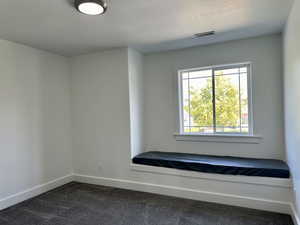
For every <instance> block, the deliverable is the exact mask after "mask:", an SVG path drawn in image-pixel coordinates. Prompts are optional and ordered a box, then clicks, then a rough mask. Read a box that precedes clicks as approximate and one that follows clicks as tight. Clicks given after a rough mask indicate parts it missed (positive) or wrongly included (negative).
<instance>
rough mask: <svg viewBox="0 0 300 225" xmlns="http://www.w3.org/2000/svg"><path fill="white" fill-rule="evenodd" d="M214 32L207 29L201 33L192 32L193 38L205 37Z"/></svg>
mask: <svg viewBox="0 0 300 225" xmlns="http://www.w3.org/2000/svg"><path fill="white" fill-rule="evenodd" d="M215 33H216V32H215V31H208V32H203V33H197V34H194V38H202V37H207V36H211V35H214V34H215Z"/></svg>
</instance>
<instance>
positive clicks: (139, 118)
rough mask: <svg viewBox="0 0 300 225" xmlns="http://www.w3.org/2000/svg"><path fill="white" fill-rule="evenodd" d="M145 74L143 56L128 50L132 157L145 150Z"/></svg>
mask: <svg viewBox="0 0 300 225" xmlns="http://www.w3.org/2000/svg"><path fill="white" fill-rule="evenodd" d="M143 75H144V73H143V55H142V54H140V53H139V52H137V51H135V50H133V49H128V79H129V101H130V145H131V157H132V156H136V155H138V154H139V153H141V152H142V150H143V148H144V135H143V133H144V76H143Z"/></svg>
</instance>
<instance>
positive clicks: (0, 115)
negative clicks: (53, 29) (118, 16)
mask: <svg viewBox="0 0 300 225" xmlns="http://www.w3.org/2000/svg"><path fill="white" fill-rule="evenodd" d="M0 68H1V73H0V80H1V82H0V143H1V148H0V155H1V157H0V165H1V170H0V199H3V198H6V197H8V196H10V195H13V194H16V193H18V192H21V191H24V190H27V189H30V188H32V187H34V186H37V185H40V184H44V183H46V182H49V181H52V180H54V179H57V178H60V177H63V176H66V175H68V174H70V173H72V164H71V163H72V162H71V160H70V156H71V135H70V67H69V61H68V59H67V58H64V57H61V56H57V55H53V54H50V53H47V52H44V51H39V50H35V49H32V48H29V47H26V46H23V45H19V44H14V43H11V42H8V41H4V40H0Z"/></svg>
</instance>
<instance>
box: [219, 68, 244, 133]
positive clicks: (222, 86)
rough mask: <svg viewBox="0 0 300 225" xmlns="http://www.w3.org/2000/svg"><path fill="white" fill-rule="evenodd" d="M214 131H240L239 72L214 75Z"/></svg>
mask: <svg viewBox="0 0 300 225" xmlns="http://www.w3.org/2000/svg"><path fill="white" fill-rule="evenodd" d="M215 104H216V105H215V109H216V132H220V133H239V132H240V93H239V74H237V75H223V76H216V77H215Z"/></svg>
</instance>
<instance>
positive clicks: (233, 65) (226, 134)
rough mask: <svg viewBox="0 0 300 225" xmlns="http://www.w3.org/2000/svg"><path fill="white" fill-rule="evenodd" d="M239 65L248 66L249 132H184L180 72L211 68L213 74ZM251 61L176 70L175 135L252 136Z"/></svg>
mask: <svg viewBox="0 0 300 225" xmlns="http://www.w3.org/2000/svg"><path fill="white" fill-rule="evenodd" d="M241 66H247V67H248V74H247V84H248V120H249V121H248V126H249V132H248V133H244V134H243V133H236V132H233V133H227V132H226V133H225V132H224V133H222V132H218V133H199V132H195V133H186V132H184V118H183V115H184V114H183V92H182V89H183V87H182V74H183V73H184V72H193V71H198V70H207V69H211V70H212V73H213V74H214V71H215V70H220V69H230V68H236V67H241ZM252 67H253V66H252V62H241V63H231V64H222V65H211V66H205V67H195V68H190V69H181V70H178V74H177V81H178V82H177V83H178V85H177V86H178V100H179V101H178V102H179V104H178V107H179V133H176V136H178V135H182V136H205V137H207V136H215V137H220V136H227V137H230V136H233V137H239V136H246V137H251V136H254V125H253V124H254V119H253V102H252V99H253V97H252V93H253V83H252Z"/></svg>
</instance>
